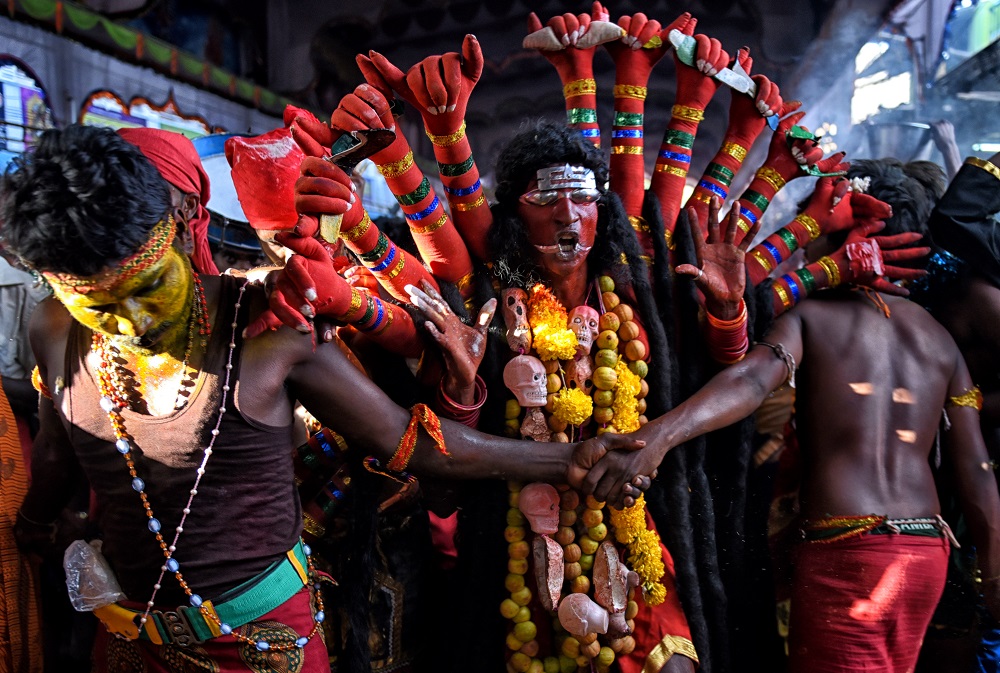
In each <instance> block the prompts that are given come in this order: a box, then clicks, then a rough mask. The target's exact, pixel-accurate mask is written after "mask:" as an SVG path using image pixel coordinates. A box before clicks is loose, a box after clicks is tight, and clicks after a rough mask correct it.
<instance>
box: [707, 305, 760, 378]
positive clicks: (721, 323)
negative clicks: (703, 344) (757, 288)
mask: <svg viewBox="0 0 1000 673" xmlns="http://www.w3.org/2000/svg"><path fill="white" fill-rule="evenodd" d="M705 317H706V319H707V322H708V327H707V329H706V330H705V332H706V334H705V338H706V341H707V342H708V351H709V353H710V354H711V356H712V359H714V360H715V361H716V362H721V363H722V364H727V365H731V364H733V363H736V362H739V361H740V360H742V359H743V356H744V355H746V352H747V350H748V349H749V347H750V339H749V337H748V336H747V305H746V302H744V301H743V300H742V299H741V300H740V314H739V315H738V316H737V317H736V318H734V319H732V320H720V319H719V318H716V317H715V316H713V315H712V314H711V313H709V312H708V311H705Z"/></svg>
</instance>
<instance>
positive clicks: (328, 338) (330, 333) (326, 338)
mask: <svg viewBox="0 0 1000 673" xmlns="http://www.w3.org/2000/svg"><path fill="white" fill-rule="evenodd" d="M323 341H333V330H332V329H328V330H327V331H325V332H323Z"/></svg>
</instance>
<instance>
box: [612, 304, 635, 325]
mask: <svg viewBox="0 0 1000 673" xmlns="http://www.w3.org/2000/svg"><path fill="white" fill-rule="evenodd" d="M614 311H615V315H617V316H618V319H619V320H621V321H622V322H629V321H631V320H633V319H634V318H635V311H633V310H632V307H631V306H629V305H628V304H618V306H615V309H614Z"/></svg>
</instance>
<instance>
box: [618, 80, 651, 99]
mask: <svg viewBox="0 0 1000 673" xmlns="http://www.w3.org/2000/svg"><path fill="white" fill-rule="evenodd" d="M647 93H648V89H647V88H646V87H644V86H636V85H635V84H615V88H614V97H615V98H634V99H636V100H646V94H647Z"/></svg>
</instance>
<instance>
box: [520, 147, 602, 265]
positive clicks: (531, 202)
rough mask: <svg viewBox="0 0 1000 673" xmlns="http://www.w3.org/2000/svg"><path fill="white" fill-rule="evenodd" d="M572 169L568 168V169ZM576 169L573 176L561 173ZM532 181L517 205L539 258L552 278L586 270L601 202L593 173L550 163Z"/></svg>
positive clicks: (536, 257) (539, 262)
mask: <svg viewBox="0 0 1000 673" xmlns="http://www.w3.org/2000/svg"><path fill="white" fill-rule="evenodd" d="M567 169H568V170H567ZM563 170H565V172H566V173H568V172H570V171H573V172H574V175H573V177H572V179H559V178H558V175H557V172H558V171H563ZM538 173H539V175H538V177H536V178H535V179H533V180H532V181H531V182H529V183H528V188H527V190H526V191H525V193H524V194H522V195H521V197H520V199H519V201H518V204H517V213H518V215H519V216H520V217H521V221H522V222H524V226H525V230H526V231H527V234H528V240H529V241H530V242H531V244H532V245H533V246H534V247H535V261H536V263H537V264H538V266H540V267H541V268H542V269H544V270H545V272H546V274H547V275H548V276H549V277H550V278H556V277H566V276H570V275H572V274H573V273H574V272H577V271H578V270H580V269H586V261H587V254H588V253H589V252H590V249H591V248H592V247H593V246H594V237H595V236H596V234H597V201H598V199H599V198H600V192H598V191H597V189H596V187H595V186H594V176H593V173H591V172H590V171H587V170H586V169H581V168H580V167H572V166H549V167H547V168H543V169H541V170H539V171H538Z"/></svg>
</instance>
